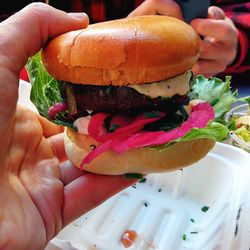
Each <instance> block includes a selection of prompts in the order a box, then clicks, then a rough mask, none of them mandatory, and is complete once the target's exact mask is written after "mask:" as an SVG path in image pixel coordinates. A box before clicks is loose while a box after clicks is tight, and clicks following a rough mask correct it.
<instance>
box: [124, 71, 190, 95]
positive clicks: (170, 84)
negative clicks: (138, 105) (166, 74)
mask: <svg viewBox="0 0 250 250" xmlns="http://www.w3.org/2000/svg"><path fill="white" fill-rule="evenodd" d="M191 76H192V73H191V71H188V72H186V73H184V74H182V75H179V76H176V77H174V78H170V79H168V80H164V81H159V82H153V83H146V84H139V85H128V87H130V88H133V89H135V90H136V91H138V92H139V93H141V94H143V95H146V96H149V97H150V98H157V97H159V96H161V97H172V96H174V95H176V94H179V95H185V94H187V92H188V91H189V81H190V78H191Z"/></svg>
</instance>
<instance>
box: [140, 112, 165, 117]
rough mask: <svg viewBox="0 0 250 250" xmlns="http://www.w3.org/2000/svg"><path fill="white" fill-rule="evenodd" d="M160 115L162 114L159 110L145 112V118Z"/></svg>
mask: <svg viewBox="0 0 250 250" xmlns="http://www.w3.org/2000/svg"><path fill="white" fill-rule="evenodd" d="M160 116H161V114H160V112H159V111H151V112H144V117H145V118H157V117H160Z"/></svg>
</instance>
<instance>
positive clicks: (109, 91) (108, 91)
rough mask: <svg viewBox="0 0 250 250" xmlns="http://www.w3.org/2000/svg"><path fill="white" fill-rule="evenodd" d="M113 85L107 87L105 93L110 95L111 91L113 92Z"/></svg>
mask: <svg viewBox="0 0 250 250" xmlns="http://www.w3.org/2000/svg"><path fill="white" fill-rule="evenodd" d="M112 87H113V86H111V85H110V86H108V87H107V88H106V91H105V93H106V94H107V95H110V94H111V93H112Z"/></svg>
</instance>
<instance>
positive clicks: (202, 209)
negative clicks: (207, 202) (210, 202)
mask: <svg viewBox="0 0 250 250" xmlns="http://www.w3.org/2000/svg"><path fill="white" fill-rule="evenodd" d="M208 209H209V207H208V206H204V207H202V208H201V211H202V212H204V213H206V212H207V210H208Z"/></svg>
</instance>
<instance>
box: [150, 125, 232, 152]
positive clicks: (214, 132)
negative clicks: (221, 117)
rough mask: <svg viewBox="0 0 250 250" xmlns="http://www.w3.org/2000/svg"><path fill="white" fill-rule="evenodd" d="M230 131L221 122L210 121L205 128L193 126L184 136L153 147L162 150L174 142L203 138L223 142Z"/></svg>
mask: <svg viewBox="0 0 250 250" xmlns="http://www.w3.org/2000/svg"><path fill="white" fill-rule="evenodd" d="M228 132H229V130H228V128H227V127H226V126H224V125H223V124H220V123H218V122H209V123H208V124H207V126H206V127H205V128H201V129H197V128H193V129H192V130H191V131H190V132H188V133H187V134H186V135H185V136H184V137H182V138H180V139H177V140H174V141H171V142H168V143H166V144H163V145H160V146H155V147H153V148H156V149H157V150H159V151H161V150H164V149H165V148H167V147H169V146H171V145H173V144H174V143H178V142H186V141H192V140H195V139H201V138H207V139H212V140H215V141H219V142H221V141H223V140H225V139H226V138H227V135H228Z"/></svg>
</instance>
